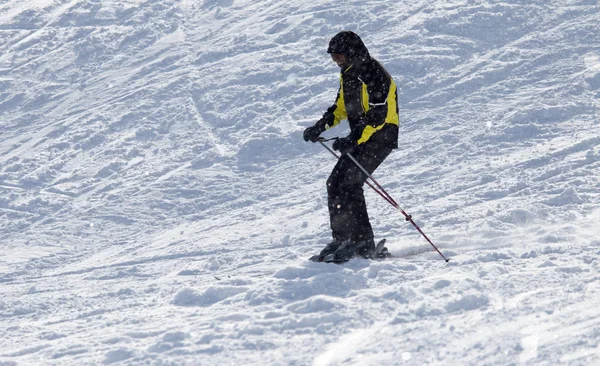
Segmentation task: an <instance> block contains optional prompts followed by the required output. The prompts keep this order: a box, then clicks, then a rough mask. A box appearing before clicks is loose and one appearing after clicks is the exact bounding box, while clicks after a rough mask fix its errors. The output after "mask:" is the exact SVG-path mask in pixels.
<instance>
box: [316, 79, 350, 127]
mask: <svg viewBox="0 0 600 366" xmlns="http://www.w3.org/2000/svg"><path fill="white" fill-rule="evenodd" d="M347 118H348V115H347V114H346V104H345V103H344V87H343V81H342V78H341V77H340V88H339V90H338V93H337V97H336V98H335V103H334V104H333V105H332V106H331V107H329V108H328V109H327V112H325V114H323V118H322V119H321V121H324V123H325V124H324V126H323V127H324V128H325V129H329V128H331V127H334V126H337V125H338V124H339V123H340V122H341V121H342V120H344V119H347Z"/></svg>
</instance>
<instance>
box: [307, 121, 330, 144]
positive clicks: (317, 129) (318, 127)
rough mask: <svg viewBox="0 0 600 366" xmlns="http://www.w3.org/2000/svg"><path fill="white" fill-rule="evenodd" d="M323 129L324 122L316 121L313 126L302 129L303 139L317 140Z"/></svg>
mask: <svg viewBox="0 0 600 366" xmlns="http://www.w3.org/2000/svg"><path fill="white" fill-rule="evenodd" d="M323 131H325V127H324V123H321V121H319V122H317V123H316V124H315V125H314V126H311V127H308V128H307V129H306V130H304V135H303V137H304V141H312V142H317V141H319V136H321V134H322V133H323Z"/></svg>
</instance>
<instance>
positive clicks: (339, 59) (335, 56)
mask: <svg viewBox="0 0 600 366" xmlns="http://www.w3.org/2000/svg"><path fill="white" fill-rule="evenodd" d="M331 59H332V60H333V62H335V63H336V64H337V65H338V66H340V67H342V66H343V65H345V64H346V62H347V61H348V60H347V59H346V56H344V55H342V54H340V53H332V54H331Z"/></svg>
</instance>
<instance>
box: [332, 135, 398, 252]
mask: <svg viewBox="0 0 600 366" xmlns="http://www.w3.org/2000/svg"><path fill="white" fill-rule="evenodd" d="M390 152H391V149H390V148H387V147H381V146H380V145H379V144H377V143H369V142H366V143H365V144H362V145H359V146H357V147H355V148H354V149H352V151H350V154H352V156H353V157H354V158H355V159H356V160H357V161H358V162H359V163H360V164H361V165H362V166H363V167H364V168H365V170H367V171H368V172H369V173H371V174H372V173H373V172H374V171H375V169H377V167H378V166H379V165H380V164H381V163H382V162H383V161H384V160H385V158H386V157H387V156H388V155H389V154H390ZM347 160H349V161H350V164H351V165H347V164H346V163H341V164H339V165H340V167H343V168H344V169H343V170H342V169H340V170H338V171H337V175H336V176H335V177H336V179H335V180H332V179H331V177H330V180H328V184H329V183H335V184H331V185H328V192H329V193H334V194H333V197H335V198H337V200H333V207H331V206H330V213H331V212H333V213H334V215H332V230H333V228H334V227H336V228H339V227H341V228H342V230H343V232H344V235H346V238H349V239H350V240H349V241H347V242H345V243H343V244H342V245H341V246H340V248H339V249H338V250H337V251H336V252H335V254H334V258H333V260H334V261H336V262H344V261H347V260H348V259H350V258H352V257H353V256H354V255H355V254H357V253H358V254H360V255H362V256H365V257H368V256H369V254H370V252H373V251H374V250H375V242H374V238H373V229H372V227H371V223H370V221H369V215H368V213H367V205H366V203H365V197H364V191H363V185H364V183H365V181H366V180H367V176H366V175H365V174H364V172H362V170H361V169H360V168H359V167H358V166H357V165H356V164H355V163H354V162H352V161H351V160H350V158H348V156H347V155H343V156H342V158H340V161H344V162H345V161H347ZM336 167H337V166H336ZM334 171H335V170H334ZM330 181H331V182H330ZM331 191H334V192H331ZM331 196H332V195H331V194H330V197H331ZM338 230H339V229H338Z"/></svg>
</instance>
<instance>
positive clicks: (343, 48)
mask: <svg viewBox="0 0 600 366" xmlns="http://www.w3.org/2000/svg"><path fill="white" fill-rule="evenodd" d="M327 52H328V53H338V54H343V55H345V56H346V59H347V60H348V62H347V64H345V65H342V71H341V74H340V88H339V91H338V94H337V98H336V100H335V103H334V104H333V105H332V106H331V107H329V108H328V109H327V112H325V114H324V115H323V118H322V119H321V121H319V122H320V123H321V124H323V125H322V126H320V127H321V128H322V129H323V130H325V129H329V128H331V127H333V126H336V125H337V124H339V123H340V122H341V121H342V120H344V119H347V120H348V123H349V125H350V135H349V137H350V138H351V139H352V140H353V141H355V142H356V143H357V144H362V143H364V142H366V141H368V140H369V139H370V138H371V136H373V135H374V134H377V135H378V138H377V140H379V141H383V144H385V145H386V146H387V147H389V148H392V149H396V148H398V125H399V117H398V91H397V88H396V83H395V82H394V79H393V78H392V77H391V76H390V74H389V73H388V72H387V71H386V70H385V68H384V67H383V66H382V65H381V64H380V63H379V62H378V61H377V60H375V59H374V58H372V57H371V56H370V55H369V51H368V50H367V48H366V47H365V45H364V44H363V42H362V41H361V40H360V38H359V37H358V35H356V34H355V33H353V32H350V31H344V32H340V33H338V34H337V35H336V36H335V37H333V38H332V39H331V41H330V43H329V48H328V50H327Z"/></svg>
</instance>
